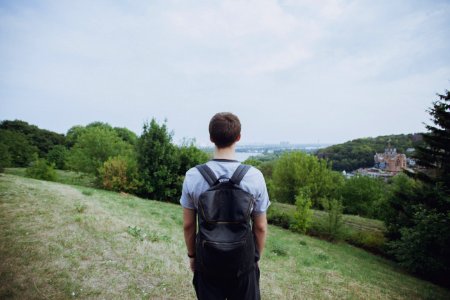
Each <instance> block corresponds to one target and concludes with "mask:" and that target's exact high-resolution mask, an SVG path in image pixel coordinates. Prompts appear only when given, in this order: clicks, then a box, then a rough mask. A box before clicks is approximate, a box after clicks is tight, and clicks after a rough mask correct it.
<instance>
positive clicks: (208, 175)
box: [195, 164, 217, 186]
mask: <svg viewBox="0 0 450 300" xmlns="http://www.w3.org/2000/svg"><path fill="white" fill-rule="evenodd" d="M195 167H196V168H197V170H198V171H199V172H200V174H202V176H203V178H205V180H206V182H208V184H209V186H213V185H214V184H215V183H216V181H217V177H216V175H215V174H214V172H213V171H212V170H211V168H210V167H208V166H207V165H206V164H203V165H198V166H195Z"/></svg>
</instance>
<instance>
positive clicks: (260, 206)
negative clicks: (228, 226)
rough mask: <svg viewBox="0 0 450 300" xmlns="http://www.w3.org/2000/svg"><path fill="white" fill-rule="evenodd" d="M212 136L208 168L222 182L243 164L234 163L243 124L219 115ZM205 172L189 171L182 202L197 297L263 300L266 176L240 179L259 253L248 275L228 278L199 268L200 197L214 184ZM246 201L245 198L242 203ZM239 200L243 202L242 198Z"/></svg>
mask: <svg viewBox="0 0 450 300" xmlns="http://www.w3.org/2000/svg"><path fill="white" fill-rule="evenodd" d="M209 134H210V140H211V142H213V143H214V144H215V151H214V158H213V159H212V160H211V161H209V162H207V163H206V165H207V167H209V169H210V170H211V171H212V172H213V173H214V174H213V177H214V178H219V180H220V179H221V178H228V179H230V178H232V177H233V175H234V173H235V171H236V170H237V169H238V167H239V165H240V163H239V162H238V161H237V160H235V146H236V143H237V142H238V141H239V140H240V138H241V123H240V121H239V119H238V117H237V116H235V115H234V114H232V113H217V114H216V115H214V116H213V117H212V119H211V121H210V123H209ZM240 168H242V167H240ZM238 171H239V170H238ZM238 171H237V172H236V173H238ZM202 173H203V172H201V170H200V168H198V167H196V168H192V169H190V170H188V171H187V172H186V177H185V180H184V183H183V191H182V196H181V199H180V203H181V205H182V206H183V225H184V226H183V229H184V238H185V242H186V247H187V255H188V257H189V260H190V268H191V270H192V271H193V272H194V279H193V283H194V287H195V291H196V294H197V298H198V299H260V290H259V267H258V260H259V258H260V257H261V255H262V253H263V249H264V245H265V241H266V235H267V218H266V210H267V208H268V207H269V205H270V201H269V197H268V193H267V188H266V184H265V181H264V177H263V175H262V173H261V172H260V171H259V170H257V169H256V168H254V167H251V168H249V169H248V170H247V169H246V173H245V172H244V174H245V175H243V177H242V176H241V177H242V178H240V179H239V184H238V188H239V189H242V190H243V191H244V192H243V193H246V194H248V195H250V198H249V199H251V202H253V203H251V205H250V210H251V211H250V213H251V215H250V216H251V220H252V222H251V223H252V224H251V225H250V226H251V227H250V228H251V231H249V233H250V236H251V237H252V241H251V243H252V244H254V249H255V250H256V251H255V250H252V251H253V252H254V257H251V259H250V260H251V261H249V264H248V265H250V266H251V267H249V268H247V269H245V272H241V273H238V275H236V276H231V277H226V278H225V277H220V276H215V275H211V273H208V272H206V271H205V270H203V269H201V268H200V267H199V266H203V262H201V263H199V260H200V257H198V256H197V257H196V255H197V253H196V249H198V248H197V247H196V237H197V242H198V239H199V236H198V235H199V232H197V231H196V230H197V212H198V208H199V200H200V195H202V194H204V193H205V192H206V191H207V190H208V191H209V188H210V186H211V185H212V183H211V181H207V180H206V179H207V177H205V175H203V174H202ZM214 175H215V176H214ZM233 178H235V177H233ZM217 182H219V181H217ZM244 200H245V199H242V201H244ZM202 201H203V200H202ZM236 201H240V199H237V200H236ZM212 203H216V204H217V203H218V202H217V201H216V202H214V201H212ZM220 203H222V202H220ZM236 203H239V202H236ZM214 205H215V204H214ZM228 205H230V204H228ZM203 213H204V212H203ZM250 216H249V219H250ZM199 222H200V216H199ZM219 223H220V222H219ZM249 224H250V222H249ZM200 230H201V228H200V225H199V231H200ZM197 246H198V245H197ZM252 249H253V248H252ZM252 256H253V254H252Z"/></svg>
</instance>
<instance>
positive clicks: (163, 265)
mask: <svg viewBox="0 0 450 300" xmlns="http://www.w3.org/2000/svg"><path fill="white" fill-rule="evenodd" d="M181 225H182V219H181V208H180V207H179V206H177V205H173V204H167V203H162V202H156V201H148V200H142V199H139V198H137V197H132V196H128V195H124V194H117V193H112V192H107V191H102V190H95V189H89V188H85V187H75V186H69V185H64V184H59V183H51V182H45V181H38V180H33V179H28V178H22V177H17V176H14V175H4V174H0V257H1V258H2V259H1V260H0V298H1V299H4V298H14V299H67V298H102V299H117V298H122V299H142V298H143V299H194V298H195V295H194V292H193V288H192V286H191V274H190V272H189V270H188V266H187V258H186V250H185V248H184V242H183V234H182V229H181ZM260 266H261V271H262V276H261V290H262V296H263V299H330V298H350V299H380V298H382V299H428V298H433V299H445V298H447V299H448V298H450V292H449V291H448V290H445V289H443V288H441V287H437V286H435V285H433V284H431V283H428V282H425V281H422V280H419V279H417V278H414V277H412V276H409V275H407V274H404V273H403V272H401V271H400V270H399V269H398V268H396V267H395V266H394V265H393V264H392V263H390V262H389V261H386V260H384V259H382V258H380V257H376V256H373V255H371V254H369V253H366V252H364V251H362V250H359V249H356V248H354V247H352V246H349V245H346V244H330V243H327V242H324V241H320V240H316V239H313V238H310V237H307V236H302V235H298V234H294V233H291V232H288V231H286V230H283V229H279V228H277V227H272V226H271V227H270V228H269V237H268V243H267V249H266V252H265V253H264V257H263V260H262V262H261V264H260Z"/></svg>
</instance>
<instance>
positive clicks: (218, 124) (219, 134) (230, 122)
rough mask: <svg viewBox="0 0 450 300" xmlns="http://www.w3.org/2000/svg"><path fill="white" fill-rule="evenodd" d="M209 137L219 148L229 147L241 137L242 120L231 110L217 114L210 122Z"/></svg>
mask: <svg viewBox="0 0 450 300" xmlns="http://www.w3.org/2000/svg"><path fill="white" fill-rule="evenodd" d="M209 138H210V139H211V142H213V143H214V144H215V145H216V147H217V148H227V147H229V146H231V145H233V144H234V143H235V142H237V141H239V139H240V138H241V122H240V121H239V118H238V117H237V116H235V115H234V114H232V113H229V112H221V113H217V114H215V115H214V116H213V117H212V118H211V121H210V122H209Z"/></svg>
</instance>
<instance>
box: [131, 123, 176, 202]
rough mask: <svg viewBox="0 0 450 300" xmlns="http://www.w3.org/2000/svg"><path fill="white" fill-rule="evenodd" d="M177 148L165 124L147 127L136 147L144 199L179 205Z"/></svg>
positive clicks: (146, 124) (141, 190)
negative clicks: (168, 201) (170, 201)
mask: <svg viewBox="0 0 450 300" xmlns="http://www.w3.org/2000/svg"><path fill="white" fill-rule="evenodd" d="M176 151H177V150H176V147H175V146H174V145H173V144H172V135H171V134H170V133H169V132H168V130H167V126H166V124H162V125H159V124H158V123H157V122H156V121H155V119H152V120H151V122H150V123H145V124H144V128H143V133H142V134H141V136H140V137H139V140H138V143H137V162H138V173H139V178H140V180H141V181H142V185H141V188H140V191H139V193H140V194H141V195H142V196H145V197H147V198H151V199H157V200H172V201H176V196H177V195H178V194H179V182H180V180H179V178H178V176H179V175H178V171H179V166H178V161H177V152H176Z"/></svg>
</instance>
